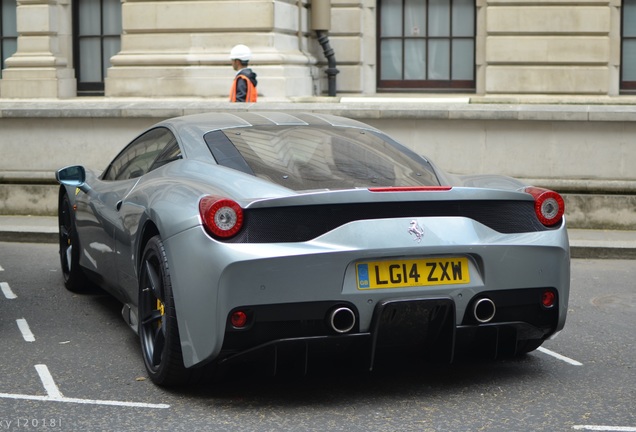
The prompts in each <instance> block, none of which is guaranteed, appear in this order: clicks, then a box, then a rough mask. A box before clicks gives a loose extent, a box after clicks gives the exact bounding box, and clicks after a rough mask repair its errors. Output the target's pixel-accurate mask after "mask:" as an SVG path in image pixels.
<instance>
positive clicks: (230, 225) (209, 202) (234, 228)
mask: <svg viewBox="0 0 636 432" xmlns="http://www.w3.org/2000/svg"><path fill="white" fill-rule="evenodd" d="M199 213H200V214H201V220H202V221H203V226H204V227H205V229H206V230H207V231H208V233H210V234H211V235H213V236H216V237H220V238H229V237H232V236H233V235H235V234H236V233H238V232H239V231H240V230H241V227H242V226H243V209H242V208H241V206H240V205H238V204H237V203H236V202H235V201H232V200H231V199H227V198H219V197H215V196H206V197H203V198H201V201H199Z"/></svg>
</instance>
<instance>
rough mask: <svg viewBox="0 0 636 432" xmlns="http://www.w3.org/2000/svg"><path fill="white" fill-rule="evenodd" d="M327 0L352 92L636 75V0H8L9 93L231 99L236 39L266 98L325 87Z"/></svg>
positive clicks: (519, 89) (525, 88) (570, 82)
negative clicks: (316, 18)
mask: <svg viewBox="0 0 636 432" xmlns="http://www.w3.org/2000/svg"><path fill="white" fill-rule="evenodd" d="M324 1H327V2H328V7H329V8H330V12H329V17H330V22H328V27H329V28H328V29H324V30H328V33H327V34H328V37H329V44H330V47H331V48H332V49H333V53H334V58H335V61H336V64H337V66H336V67H337V69H338V71H339V73H338V74H337V76H336V80H337V81H336V82H337V84H336V88H337V94H338V95H340V96H341V95H358V96H368V95H376V94H382V93H402V92H408V93H410V94H412V93H422V94H426V93H440V92H443V93H455V94H468V95H471V94H472V95H479V96H486V97H487V96H491V95H495V96H496V95H551V94H552V95H593V96H618V95H620V94H623V93H626V92H629V90H630V85H631V84H632V83H634V82H636V78H632V77H631V73H632V69H635V68H636V67H633V65H634V64H636V49H633V50H632V48H631V42H632V40H631V39H630V37H631V34H630V31H627V30H629V29H630V28H631V27H630V24H631V23H632V21H633V24H634V25H635V26H636V19H634V20H632V19H631V17H632V13H631V10H632V9H631V8H636V5H633V4H632V3H634V0H556V1H555V0H311V1H309V0H155V1H149V0H2V14H3V16H2V18H3V19H2V21H3V23H5V24H4V25H3V28H2V29H0V31H1V32H2V33H1V34H0V37H1V38H2V42H3V44H2V46H3V51H2V53H1V54H2V57H3V69H2V74H1V78H0V99H13V98H27V99H28V98H47V99H51V98H52V99H67V98H74V97H76V96H78V95H81V94H93V95H104V96H106V97H114V98H117V97H150V98H173V97H195V98H197V97H201V98H225V97H226V94H227V92H228V85H229V82H230V80H231V78H232V76H233V73H234V72H233V71H232V69H231V67H230V65H229V61H228V53H229V50H230V48H231V47H232V46H233V45H234V44H236V43H243V44H246V45H249V46H250V47H251V48H252V50H253V52H254V56H253V60H252V62H251V64H252V66H253V68H254V69H255V70H256V71H257V73H258V77H259V94H260V97H261V98H264V100H295V99H296V98H300V99H302V98H308V97H309V98H310V97H315V96H324V95H326V92H327V77H326V74H325V69H326V68H327V59H326V57H325V54H324V49H323V48H324V47H323V46H321V44H319V43H318V40H317V37H316V31H315V30H316V28H315V27H316V25H315V24H314V25H312V19H311V18H312V15H313V14H314V9H315V8H316V7H317V6H318V5H319V4H320V3H321V2H323V3H324ZM12 7H13V8H14V9H13V11H12ZM91 8H101V9H100V11H99V12H100V14H101V15H100V14H98V15H100V16H101V21H100V18H99V17H98V18H97V21H95V20H94V18H95V17H94V16H93V15H91V14H90V10H91ZM623 9H624V10H623ZM12 14H13V15H12ZM634 15H635V16H636V14H634ZM12 19H13V20H15V29H14V30H13V31H14V33H15V34H13V35H12V34H11V32H12V30H11V28H12V25H11V24H12V23H11V20H12ZM7 22H8V24H7ZM440 23H442V24H443V25H442V24H440ZM323 27H324V25H323ZM91 37H92V38H93V42H95V43H94V45H92V46H93V47H94V49H92V48H91V45H90V43H89V39H91ZM635 43H636V42H635ZM82 44H84V45H82ZM100 50H101V51H100ZM111 54H112V55H111ZM100 61H102V63H103V65H102V66H101V68H98V70H97V74H98V75H99V72H100V70H99V69H101V70H102V71H103V74H102V76H98V78H97V79H92V81H91V80H89V82H84V81H82V78H85V77H86V76H89V75H90V71H89V69H90V67H92V65H93V64H95V63H99V62H100ZM82 65H84V66H82ZM82 68H87V69H86V72H84V71H83V70H82ZM632 80H633V81H632Z"/></svg>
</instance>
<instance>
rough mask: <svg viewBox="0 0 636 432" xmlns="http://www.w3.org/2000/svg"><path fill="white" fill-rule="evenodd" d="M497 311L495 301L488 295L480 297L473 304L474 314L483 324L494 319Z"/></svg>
mask: <svg viewBox="0 0 636 432" xmlns="http://www.w3.org/2000/svg"><path fill="white" fill-rule="evenodd" d="M495 312H497V308H496V307H495V302H493V301H492V300H490V299H489V298H487V297H484V298H480V299H479V300H477V301H476V302H475V304H474V305H473V316H474V317H475V319H476V320H477V321H478V322H480V323H482V324H484V323H487V322H490V321H492V319H493V318H494V317H495Z"/></svg>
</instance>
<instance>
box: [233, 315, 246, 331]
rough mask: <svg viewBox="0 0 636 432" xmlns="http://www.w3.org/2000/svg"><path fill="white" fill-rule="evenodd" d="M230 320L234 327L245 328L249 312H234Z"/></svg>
mask: <svg viewBox="0 0 636 432" xmlns="http://www.w3.org/2000/svg"><path fill="white" fill-rule="evenodd" d="M230 321H231V322H232V325H233V326H234V327H236V328H243V327H245V325H246V324H247V314H246V313H245V312H243V311H236V312H233V313H232V316H231V317H230Z"/></svg>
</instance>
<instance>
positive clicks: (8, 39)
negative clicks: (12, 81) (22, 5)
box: [0, 0, 18, 77]
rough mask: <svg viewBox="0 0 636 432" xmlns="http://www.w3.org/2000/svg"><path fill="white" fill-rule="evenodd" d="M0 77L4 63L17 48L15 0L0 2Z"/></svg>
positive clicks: (0, 0)
mask: <svg viewBox="0 0 636 432" xmlns="http://www.w3.org/2000/svg"><path fill="white" fill-rule="evenodd" d="M0 2H1V5H0V77H2V69H4V62H5V60H6V59H8V58H9V57H11V56H12V55H13V54H14V53H15V52H16V50H17V48H18V30H17V27H16V22H17V20H16V9H17V3H16V0H0Z"/></svg>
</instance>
